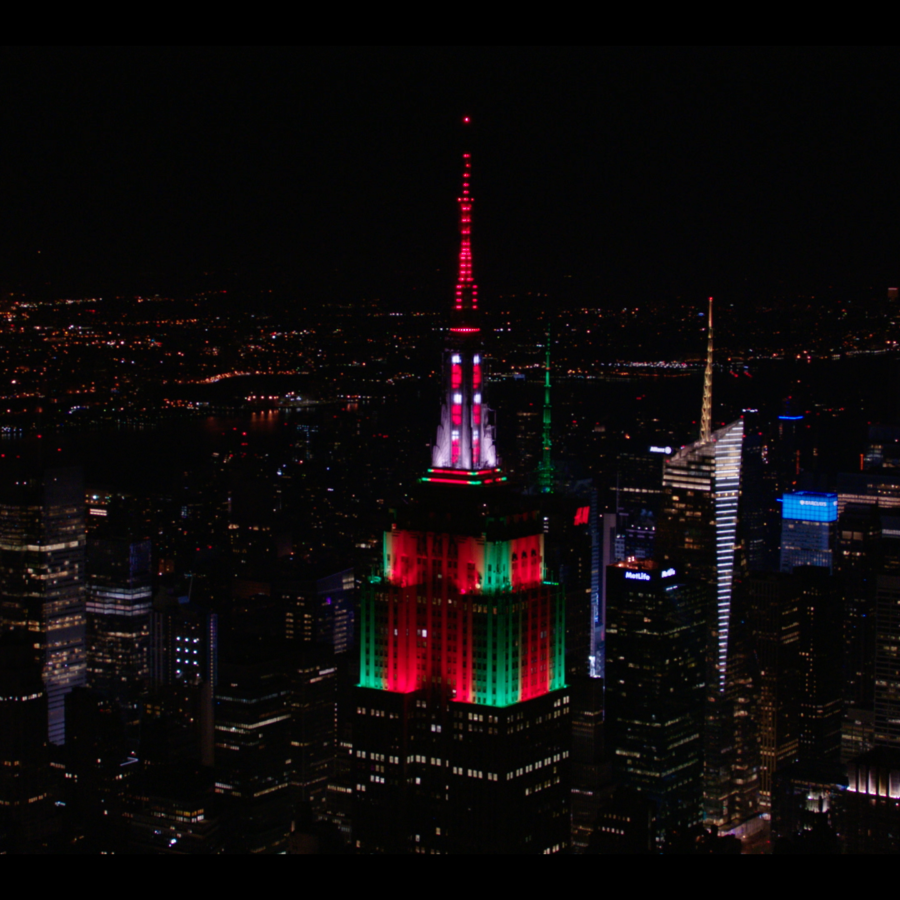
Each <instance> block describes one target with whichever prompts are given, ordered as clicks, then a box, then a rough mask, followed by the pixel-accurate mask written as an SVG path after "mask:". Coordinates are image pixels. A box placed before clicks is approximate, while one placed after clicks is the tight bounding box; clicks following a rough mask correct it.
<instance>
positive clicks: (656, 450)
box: [650, 447, 672, 454]
mask: <svg viewBox="0 0 900 900" xmlns="http://www.w3.org/2000/svg"><path fill="white" fill-rule="evenodd" d="M650 452H651V453H666V454H668V453H671V452H672V448H671V447H651V448H650Z"/></svg>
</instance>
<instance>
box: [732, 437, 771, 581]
mask: <svg viewBox="0 0 900 900" xmlns="http://www.w3.org/2000/svg"><path fill="white" fill-rule="evenodd" d="M780 507H781V504H780V503H778V502H776V498H775V471H774V465H773V464H772V463H771V462H770V461H769V454H768V447H767V445H766V443H765V440H764V438H763V435H762V434H761V433H760V432H759V430H758V429H756V428H752V429H751V428H750V425H749V422H747V420H745V430H744V445H743V459H742V462H741V504H740V527H739V532H738V533H739V534H740V535H741V536H742V542H743V545H744V550H745V554H746V559H747V569H748V570H749V571H751V572H776V571H778V545H779V536H780V532H781V509H780Z"/></svg>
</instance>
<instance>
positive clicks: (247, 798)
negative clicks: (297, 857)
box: [215, 654, 291, 853]
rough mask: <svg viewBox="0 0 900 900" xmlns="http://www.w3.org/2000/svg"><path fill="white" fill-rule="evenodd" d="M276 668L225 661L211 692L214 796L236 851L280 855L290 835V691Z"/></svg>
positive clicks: (255, 662) (268, 664) (261, 662)
mask: <svg viewBox="0 0 900 900" xmlns="http://www.w3.org/2000/svg"><path fill="white" fill-rule="evenodd" d="M254 656H255V654H254ZM275 663H276V660H275V659H274V658H272V659H265V660H257V659H256V658H254V659H252V660H251V659H247V660H243V661H241V662H229V663H227V664H225V665H223V666H222V677H221V679H220V681H219V684H218V686H217V688H216V715H215V729H216V756H215V759H216V793H217V794H221V795H222V796H223V801H224V802H223V807H222V808H223V814H225V815H226V817H227V818H228V819H229V821H230V822H231V825H232V829H233V833H234V837H233V841H232V843H231V846H230V848H229V849H231V850H232V851H235V852H242V853H279V852H281V851H282V850H284V847H285V844H286V842H287V836H288V833H289V832H290V822H291V804H290V782H291V734H290V724H291V723H290V718H291V711H290V689H289V685H288V681H287V679H286V678H285V677H284V675H283V674H282V673H281V672H280V671H279V668H280V666H278V665H276V664H275Z"/></svg>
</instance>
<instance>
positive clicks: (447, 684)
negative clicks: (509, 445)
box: [353, 154, 569, 853]
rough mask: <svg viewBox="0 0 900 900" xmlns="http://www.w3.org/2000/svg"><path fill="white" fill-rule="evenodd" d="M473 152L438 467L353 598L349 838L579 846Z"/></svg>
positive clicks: (544, 584)
mask: <svg viewBox="0 0 900 900" xmlns="http://www.w3.org/2000/svg"><path fill="white" fill-rule="evenodd" d="M463 159H464V175H463V189H462V194H461V196H460V201H459V202H460V232H461V250H460V257H459V277H458V280H457V289H456V298H455V303H454V307H453V311H452V316H451V327H450V330H449V333H448V337H447V343H446V348H445V351H444V379H443V391H442V396H443V400H442V409H441V418H440V425H439V426H438V434H437V440H436V442H435V446H434V451H433V456H432V468H430V469H429V470H428V473H427V475H426V476H425V478H424V479H423V482H424V483H422V484H421V485H420V486H419V491H418V494H417V496H416V497H415V498H414V500H413V501H412V502H411V503H410V504H409V505H408V506H407V507H405V508H403V509H400V510H398V512H397V515H396V519H395V521H394V523H393V525H392V528H391V530H390V531H389V532H387V533H386V534H385V538H384V562H383V567H382V569H381V571H380V573H379V574H378V575H377V576H376V577H374V578H373V579H372V580H371V581H370V583H369V584H368V585H366V589H365V590H364V592H363V596H362V602H361V627H360V633H361V638H360V640H361V660H360V688H359V690H358V693H357V700H356V704H355V706H356V710H357V716H356V719H355V722H354V732H353V736H354V753H355V763H356V778H355V784H356V801H357V806H356V813H355V819H354V837H355V839H356V841H357V846H358V847H359V848H360V849H362V850H365V851H398V852H425V853H429V852H451V853H464V852H468V853H495V852H518V853H529V852H533V853H552V852H557V851H560V850H564V849H565V848H566V847H567V846H568V841H569V813H568V799H569V798H568V780H567V778H566V776H565V774H564V773H565V772H566V769H567V763H568V749H567V746H566V744H567V738H568V731H569V697H568V693H567V691H566V690H565V678H564V665H565V621H564V618H565V617H564V597H563V595H562V592H561V591H560V589H559V586H558V585H557V584H555V583H554V582H552V581H550V579H549V578H548V573H547V572H546V569H545V565H546V564H545V559H544V530H543V521H542V517H541V516H540V515H538V514H537V513H536V512H535V510H534V509H533V508H531V507H529V505H528V504H529V502H530V501H529V500H528V498H527V497H521V496H518V495H516V494H513V493H511V492H508V490H507V488H506V486H505V485H504V484H503V482H504V481H505V480H506V479H505V476H504V475H503V474H502V472H501V471H500V469H499V467H498V460H497V453H496V450H495V444H494V427H493V424H492V421H491V417H490V415H489V414H488V411H487V407H486V405H485V394H484V389H485V388H484V377H483V368H482V356H481V340H480V327H479V319H478V309H477V303H476V299H475V286H474V283H473V281H472V270H471V252H470V228H471V205H472V200H471V197H470V195H469V171H470V161H469V155H468V154H465V155H464V157H463Z"/></svg>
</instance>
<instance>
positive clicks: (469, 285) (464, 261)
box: [453, 116, 478, 328]
mask: <svg viewBox="0 0 900 900" xmlns="http://www.w3.org/2000/svg"><path fill="white" fill-rule="evenodd" d="M463 122H464V123H465V124H468V123H469V117H468V116H463ZM471 176H472V160H471V154H469V153H463V173H462V193H461V194H460V197H459V238H460V246H459V273H458V275H457V278H456V296H455V298H454V304H453V312H454V322H453V324H454V326H455V327H456V328H459V327H465V326H469V327H473V326H474V325H475V322H474V321H469V320H468V318H467V316H466V313H474V312H476V311H477V310H478V286H477V285H476V284H475V282H474V281H473V280H472V242H471V237H472V195H471V193H470V187H471V186H470V183H469V179H470V178H471Z"/></svg>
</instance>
